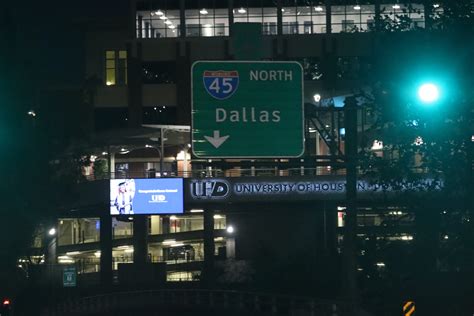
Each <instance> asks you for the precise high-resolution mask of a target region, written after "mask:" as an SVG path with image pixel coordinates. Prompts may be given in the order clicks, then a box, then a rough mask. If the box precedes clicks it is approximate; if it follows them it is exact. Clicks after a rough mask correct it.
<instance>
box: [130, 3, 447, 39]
mask: <svg viewBox="0 0 474 316" xmlns="http://www.w3.org/2000/svg"><path fill="white" fill-rule="evenodd" d="M296 2H298V1H296ZM328 9H330V11H331V30H330V32H331V33H340V32H362V31H370V30H373V29H374V27H375V25H374V21H375V14H376V13H375V5H373V4H357V3H354V4H351V5H333V6H331V7H330V8H329V7H326V6H324V5H322V4H320V3H319V2H315V3H313V2H312V1H306V2H305V3H304V4H301V5H299V6H298V5H293V6H284V7H282V8H281V11H282V12H281V14H282V33H283V34H314V33H326V32H327V31H328V30H327V29H326V27H327V26H326V11H327V10H328ZM435 10H441V9H440V8H439V6H437V7H435ZM229 13H231V16H230V17H229ZM184 18H185V20H184V21H181V19H180V11H179V10H178V9H169V10H166V9H164V8H160V7H156V8H154V7H153V6H150V9H147V10H137V15H136V31H137V33H136V35H137V38H162V37H178V36H181V34H180V33H181V28H180V25H181V24H182V23H184V24H185V28H184V29H185V32H186V34H185V36H187V37H193V36H204V37H209V36H228V35H229V25H230V24H231V23H230V21H231V20H232V19H233V22H234V23H239V22H244V23H246V22H255V23H261V24H262V34H264V35H276V34H277V29H278V28H277V23H278V21H277V20H278V19H277V8H276V7H275V6H268V7H249V6H248V4H247V3H244V4H243V5H242V6H238V5H235V7H234V8H233V9H232V10H231V11H230V10H229V9H228V8H209V7H202V8H196V9H186V10H185V14H184ZM407 18H408V20H409V21H410V23H406V21H407ZM380 21H381V24H382V28H383V29H386V28H387V27H388V26H391V25H393V23H400V24H403V25H402V26H403V28H404V29H405V30H408V29H413V28H422V27H424V6H423V5H422V4H419V3H410V4H406V3H404V4H399V3H392V4H381V5H380ZM402 22H403V23H402ZM386 26H387V27H386Z"/></svg>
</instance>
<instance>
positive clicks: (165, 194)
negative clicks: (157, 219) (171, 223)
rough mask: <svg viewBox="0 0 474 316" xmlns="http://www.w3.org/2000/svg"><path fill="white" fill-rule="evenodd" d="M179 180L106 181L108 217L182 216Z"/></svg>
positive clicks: (181, 183) (181, 196)
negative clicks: (108, 197)
mask: <svg viewBox="0 0 474 316" xmlns="http://www.w3.org/2000/svg"><path fill="white" fill-rule="evenodd" d="M183 211H184V205H183V179H182V178H164V179H115V180H110V214H111V215H133V214H178V213H183Z"/></svg>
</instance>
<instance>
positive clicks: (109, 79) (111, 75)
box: [105, 69, 115, 86]
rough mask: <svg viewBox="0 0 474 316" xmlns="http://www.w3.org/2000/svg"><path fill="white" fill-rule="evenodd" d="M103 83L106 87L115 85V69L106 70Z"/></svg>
mask: <svg viewBox="0 0 474 316" xmlns="http://www.w3.org/2000/svg"><path fill="white" fill-rule="evenodd" d="M105 83H106V85H108V86H111V85H114V84H115V69H107V71H106V78H105Z"/></svg>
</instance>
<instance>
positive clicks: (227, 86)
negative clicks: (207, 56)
mask: <svg viewBox="0 0 474 316" xmlns="http://www.w3.org/2000/svg"><path fill="white" fill-rule="evenodd" d="M203 81H204V87H205V88H206V91H207V93H209V95H210V96H211V97H213V98H215V99H218V100H224V99H227V98H229V97H230V96H232V95H233V94H234V93H235V91H237V88H238V87H239V73H238V71H235V70H231V71H223V70H217V71H207V70H206V71H204V73H203Z"/></svg>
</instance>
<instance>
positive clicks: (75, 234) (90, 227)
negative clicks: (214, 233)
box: [58, 214, 226, 246]
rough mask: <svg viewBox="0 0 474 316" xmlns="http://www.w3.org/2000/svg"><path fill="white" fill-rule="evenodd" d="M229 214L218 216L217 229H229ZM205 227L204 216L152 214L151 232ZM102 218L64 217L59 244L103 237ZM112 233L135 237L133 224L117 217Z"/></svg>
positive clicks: (165, 232)
mask: <svg viewBox="0 0 474 316" xmlns="http://www.w3.org/2000/svg"><path fill="white" fill-rule="evenodd" d="M225 228H226V217H225V215H220V214H216V215H214V229H225ZM203 229H204V219H203V216H202V215H201V216H199V215H193V216H191V215H188V216H166V217H164V216H150V217H149V218H148V233H149V234H150V235H160V234H174V233H182V232H190V231H198V230H203ZM99 230H100V220H99V218H77V219H76V218H64V219H60V220H59V223H58V245H59V246H65V245H76V244H84V243H91V242H98V241H99V240H100V233H99ZM112 234H113V238H114V239H121V238H130V237H132V236H133V223H132V222H124V221H119V220H118V219H117V218H115V217H114V218H113V221H112Z"/></svg>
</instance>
